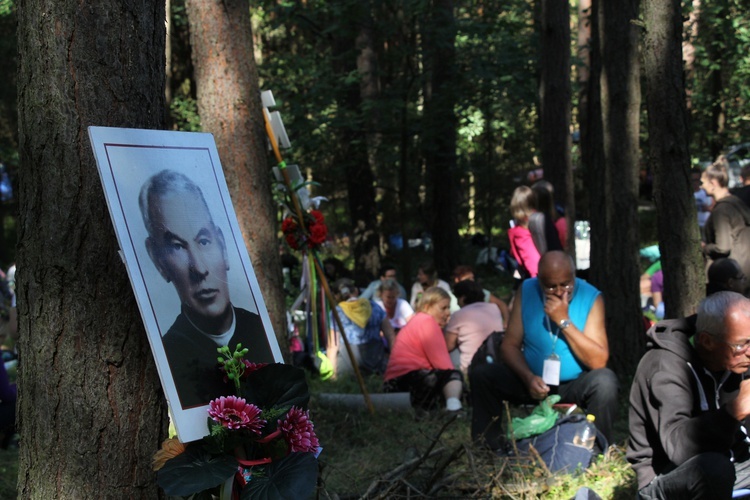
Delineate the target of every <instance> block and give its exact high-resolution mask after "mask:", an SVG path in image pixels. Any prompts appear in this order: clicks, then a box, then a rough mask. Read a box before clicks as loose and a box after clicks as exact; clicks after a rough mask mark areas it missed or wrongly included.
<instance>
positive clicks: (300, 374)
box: [243, 363, 310, 409]
mask: <svg viewBox="0 0 750 500" xmlns="http://www.w3.org/2000/svg"><path fill="white" fill-rule="evenodd" d="M243 385H244V386H245V387H244V394H243V396H244V398H245V399H246V400H247V402H248V403H252V404H254V405H257V406H258V407H260V408H272V407H274V406H276V407H281V408H289V407H291V406H298V407H300V408H303V409H307V402H308V401H309V399H310V393H309V391H308V389H307V381H306V380H305V372H304V371H303V370H302V369H301V368H295V367H294V366H291V365H284V364H281V363H276V364H271V365H268V366H265V367H263V368H261V369H260V370H256V371H254V372H252V373H250V374H249V375H248V377H247V380H245V382H244V384H243Z"/></svg>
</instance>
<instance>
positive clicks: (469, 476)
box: [310, 378, 635, 500]
mask: <svg viewBox="0 0 750 500" xmlns="http://www.w3.org/2000/svg"><path fill="white" fill-rule="evenodd" d="M380 383H381V382H380V380H379V379H377V378H370V379H368V380H367V382H366V385H367V386H368V390H369V391H371V392H372V393H377V392H378V391H379V389H380ZM623 385H624V384H623ZM310 387H311V393H312V398H311V402H310V409H311V417H312V419H313V421H314V423H315V431H316V433H317V435H318V438H319V440H320V443H321V446H322V447H323V451H322V453H321V454H320V457H319V463H320V478H319V496H318V498H323V499H341V500H343V499H354V498H371V499H374V498H383V499H385V498H388V499H391V498H503V499H532V498H541V497H544V498H551V499H558V498H559V499H570V498H573V497H574V496H575V493H576V491H578V489H579V488H582V487H588V488H590V489H591V490H593V491H594V492H596V493H597V494H598V495H599V496H600V497H601V498H604V499H616V500H617V499H625V498H628V499H630V498H634V497H635V476H634V474H633V472H632V470H631V469H630V466H629V465H628V464H627V462H626V461H625V456H624V453H625V451H624V446H625V440H626V438H627V412H626V406H625V407H622V408H621V417H620V418H619V420H618V422H617V423H616V426H615V443H614V446H612V447H610V450H609V452H608V453H607V454H606V455H600V456H599V457H598V458H597V459H596V461H595V463H593V464H592V466H591V467H589V469H587V470H586V471H584V472H583V473H581V474H579V475H576V476H573V475H554V474H551V473H549V471H547V470H546V468H545V467H543V466H541V465H539V464H538V463H536V462H535V461H533V460H530V459H519V458H507V457H498V456H496V455H495V454H494V453H489V452H488V451H486V450H483V449H480V448H477V447H475V446H473V445H472V444H471V443H470V421H471V419H470V414H469V415H466V416H465V417H463V418H454V417H448V416H446V415H444V414H438V415H434V416H431V417H428V418H423V419H419V420H418V419H416V418H415V415H414V413H413V412H412V411H411V410H407V411H389V410H383V409H376V411H375V413H374V414H370V413H369V412H367V411H366V410H361V411H358V410H350V409H342V408H340V407H339V408H336V407H330V406H324V405H322V404H321V401H320V398H319V394H320V393H322V392H325V393H336V392H343V393H355V394H359V393H360V391H359V387H358V386H357V384H356V383H355V382H354V381H353V380H345V381H320V380H317V379H311V380H310ZM625 394H627V391H625ZM625 399H626V398H625V397H623V403H624V402H625ZM468 411H469V412H470V411H471V410H470V409H469V410H468Z"/></svg>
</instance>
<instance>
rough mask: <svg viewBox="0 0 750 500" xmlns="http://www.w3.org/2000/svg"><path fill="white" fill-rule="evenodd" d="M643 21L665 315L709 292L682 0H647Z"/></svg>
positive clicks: (690, 308)
mask: <svg viewBox="0 0 750 500" xmlns="http://www.w3.org/2000/svg"><path fill="white" fill-rule="evenodd" d="M643 20H644V22H645V24H646V30H645V33H644V37H643V61H644V73H645V81H646V102H647V106H648V137H649V163H650V165H651V168H652V171H653V173H654V200H655V202H656V214H657V226H658V229H659V250H660V253H661V256H662V257H661V261H662V269H663V270H664V304H665V306H666V315H665V317H667V318H676V317H682V316H688V315H690V314H692V313H693V312H695V306H696V304H698V302H699V301H700V300H701V299H702V298H703V297H704V295H705V272H704V268H703V259H702V256H701V252H700V233H699V230H698V224H697V223H696V216H697V215H696V207H695V200H694V197H693V188H692V186H691V182H690V153H689V151H688V127H687V122H688V114H687V106H686V100H685V82H684V80H683V72H682V46H681V43H682V16H681V8H680V0H646V1H645V2H644V8H643Z"/></svg>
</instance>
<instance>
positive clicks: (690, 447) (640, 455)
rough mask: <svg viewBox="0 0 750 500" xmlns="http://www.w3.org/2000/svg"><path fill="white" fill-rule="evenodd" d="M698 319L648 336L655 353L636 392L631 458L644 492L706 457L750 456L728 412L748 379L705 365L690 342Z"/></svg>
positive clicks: (659, 327) (667, 324)
mask: <svg viewBox="0 0 750 500" xmlns="http://www.w3.org/2000/svg"><path fill="white" fill-rule="evenodd" d="M695 319H696V317H695V316H691V317H690V318H685V319H678V320H666V321H661V322H659V323H657V324H656V325H654V326H653V327H652V328H651V329H650V330H649V331H648V334H647V335H648V336H649V337H650V339H651V349H650V350H649V351H648V352H647V353H646V354H645V355H644V356H643V358H642V359H641V361H640V363H639V364H638V369H637V370H636V374H635V379H634V380H633V385H632V386H631V389H630V414H629V420H630V439H629V440H628V450H627V459H628V462H630V464H631V465H632V466H633V469H634V470H635V472H636V474H637V477H638V489H639V490H640V489H641V488H643V487H645V486H647V485H648V484H649V483H650V482H651V481H652V480H653V479H654V477H656V475H658V474H663V473H666V472H669V471H670V470H672V469H674V468H675V467H677V466H679V465H681V464H682V463H684V462H685V461H687V460H688V459H689V458H691V457H694V456H696V455H698V454H700V453H705V452H719V453H725V454H726V456H727V457H732V458H733V459H734V460H736V461H738V462H742V461H744V460H747V459H748V457H749V456H750V453H748V441H747V436H746V434H745V433H744V431H743V430H742V429H741V428H740V422H738V421H737V420H735V419H734V417H732V416H731V415H730V414H729V413H728V412H727V411H726V408H725V405H726V403H727V402H729V401H732V400H733V399H734V398H735V397H736V396H737V392H738V390H739V383H740V382H741V381H742V379H743V378H744V375H738V374H735V373H732V372H730V371H726V372H723V373H722V372H720V373H715V372H711V371H709V370H708V369H706V368H705V367H704V366H703V363H702V362H701V361H700V359H699V357H698V354H697V352H696V350H695V349H694V348H693V346H692V345H691V343H690V337H691V336H693V335H694V334H695ZM746 425H747V424H745V426H746Z"/></svg>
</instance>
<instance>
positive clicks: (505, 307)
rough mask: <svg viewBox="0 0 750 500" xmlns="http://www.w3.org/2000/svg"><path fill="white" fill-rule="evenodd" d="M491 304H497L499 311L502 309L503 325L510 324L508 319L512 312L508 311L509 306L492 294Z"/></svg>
mask: <svg viewBox="0 0 750 500" xmlns="http://www.w3.org/2000/svg"><path fill="white" fill-rule="evenodd" d="M490 302H492V303H493V304H495V305H496V306H497V308H498V309H500V314H501V315H502V317H503V325H507V324H508V317H509V316H510V311H508V304H506V303H505V302H503V301H502V300H500V299H499V298H497V297H495V296H494V295H492V294H490Z"/></svg>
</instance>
